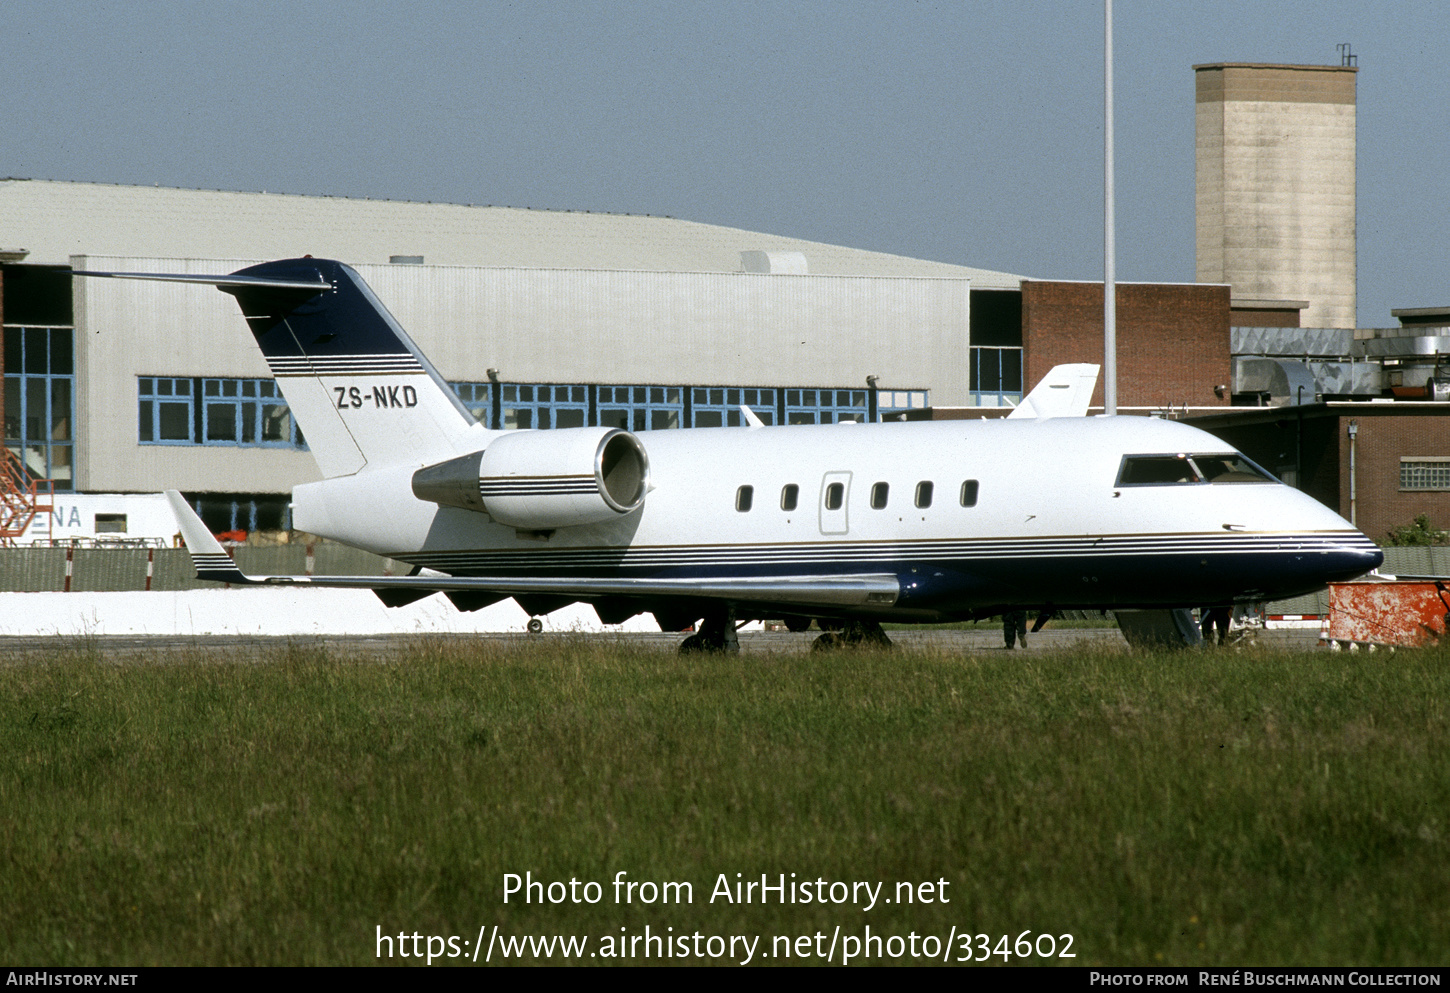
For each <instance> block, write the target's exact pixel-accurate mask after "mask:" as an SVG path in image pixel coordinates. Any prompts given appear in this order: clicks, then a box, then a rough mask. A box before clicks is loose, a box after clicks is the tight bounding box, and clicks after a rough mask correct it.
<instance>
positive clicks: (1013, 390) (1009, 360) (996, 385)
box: [967, 347, 1022, 407]
mask: <svg viewBox="0 0 1450 993" xmlns="http://www.w3.org/2000/svg"><path fill="white" fill-rule="evenodd" d="M970 353H971V354H970V357H969V363H970V367H969V370H968V383H967V389H968V390H969V391H970V392H971V395H972V402H973V404H974V405H975V406H979V407H1006V406H1015V405H1016V403H1017V401H1019V400H1021V399H1022V349H1020V348H986V347H982V348H972V349H970Z"/></svg>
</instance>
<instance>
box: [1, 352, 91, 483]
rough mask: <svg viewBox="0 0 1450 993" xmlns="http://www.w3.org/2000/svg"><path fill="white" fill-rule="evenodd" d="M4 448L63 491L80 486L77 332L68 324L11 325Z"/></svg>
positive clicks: (30, 472)
mask: <svg viewBox="0 0 1450 993" xmlns="http://www.w3.org/2000/svg"><path fill="white" fill-rule="evenodd" d="M4 337H5V447H6V448H9V449H10V450H11V451H12V452H14V453H15V454H16V455H17V456H19V457H20V459H21V461H22V462H23V463H24V465H25V471H26V473H27V474H28V475H29V476H30V477H31V478H32V479H49V480H52V481H53V482H54V483H55V489H56V490H57V491H58V492H70V491H72V490H74V489H75V471H74V465H75V436H74V434H73V433H72V426H71V419H72V416H73V402H74V396H75V359H74V353H73V347H74V340H75V331H74V329H73V328H69V327H19V326H15V325H7V326H6V327H5V329H4Z"/></svg>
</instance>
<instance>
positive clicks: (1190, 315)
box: [1022, 279, 1232, 407]
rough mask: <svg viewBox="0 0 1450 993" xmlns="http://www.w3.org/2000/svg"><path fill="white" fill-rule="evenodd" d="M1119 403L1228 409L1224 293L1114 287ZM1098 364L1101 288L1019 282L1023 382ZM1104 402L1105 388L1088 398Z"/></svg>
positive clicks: (1181, 287) (1182, 287) (1219, 289)
mask: <svg viewBox="0 0 1450 993" xmlns="http://www.w3.org/2000/svg"><path fill="white" fill-rule="evenodd" d="M1117 290H1118V293H1117V337H1118V403H1119V404H1120V405H1122V406H1124V407H1169V406H1173V407H1182V406H1189V407H1213V406H1219V405H1223V404H1227V403H1228V402H1229V401H1228V396H1229V383H1230V374H1231V372H1232V362H1231V360H1230V356H1229V333H1228V329H1229V288H1228V287H1227V286H1221V285H1212V284H1205V283H1119V284H1118V287H1117ZM1102 360H1103V284H1102V283H1078V282H1061V281H1049V280H1030V279H1029V280H1023V281H1022V363H1023V383H1024V385H1025V386H1027V387H1028V388H1029V389H1030V388H1031V386H1032V385H1035V384H1036V383H1037V382H1038V381H1039V380H1041V379H1042V377H1043V376H1045V375H1046V374H1047V371H1048V370H1049V369H1051V368H1052V367H1053V366H1055V365H1059V364H1061V363H1064V362H1094V363H1101V362H1102ZM1092 402H1093V405H1094V406H1098V407H1101V406H1102V403H1103V384H1102V383H1101V382H1099V383H1098V385H1097V389H1096V390H1095V391H1094V392H1093V401H1092Z"/></svg>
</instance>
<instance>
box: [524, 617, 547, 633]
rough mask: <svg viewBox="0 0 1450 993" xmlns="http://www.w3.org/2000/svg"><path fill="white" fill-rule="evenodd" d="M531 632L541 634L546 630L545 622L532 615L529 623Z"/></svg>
mask: <svg viewBox="0 0 1450 993" xmlns="http://www.w3.org/2000/svg"><path fill="white" fill-rule="evenodd" d="M528 629H529V634H541V633H542V632H543V630H544V622H543V621H541V620H539V619H538V618H537V617H530V618H529V623H528Z"/></svg>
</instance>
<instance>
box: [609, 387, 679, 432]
mask: <svg viewBox="0 0 1450 993" xmlns="http://www.w3.org/2000/svg"><path fill="white" fill-rule="evenodd" d="M596 388H597V389H598V391H599V400H598V404H599V423H600V425H602V426H604V427H613V428H624V429H625V430H626V431H665V430H668V429H670V428H677V427H680V426H682V425H683V424H684V422H685V391H684V389H683V388H682V387H679V386H600V387H596Z"/></svg>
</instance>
